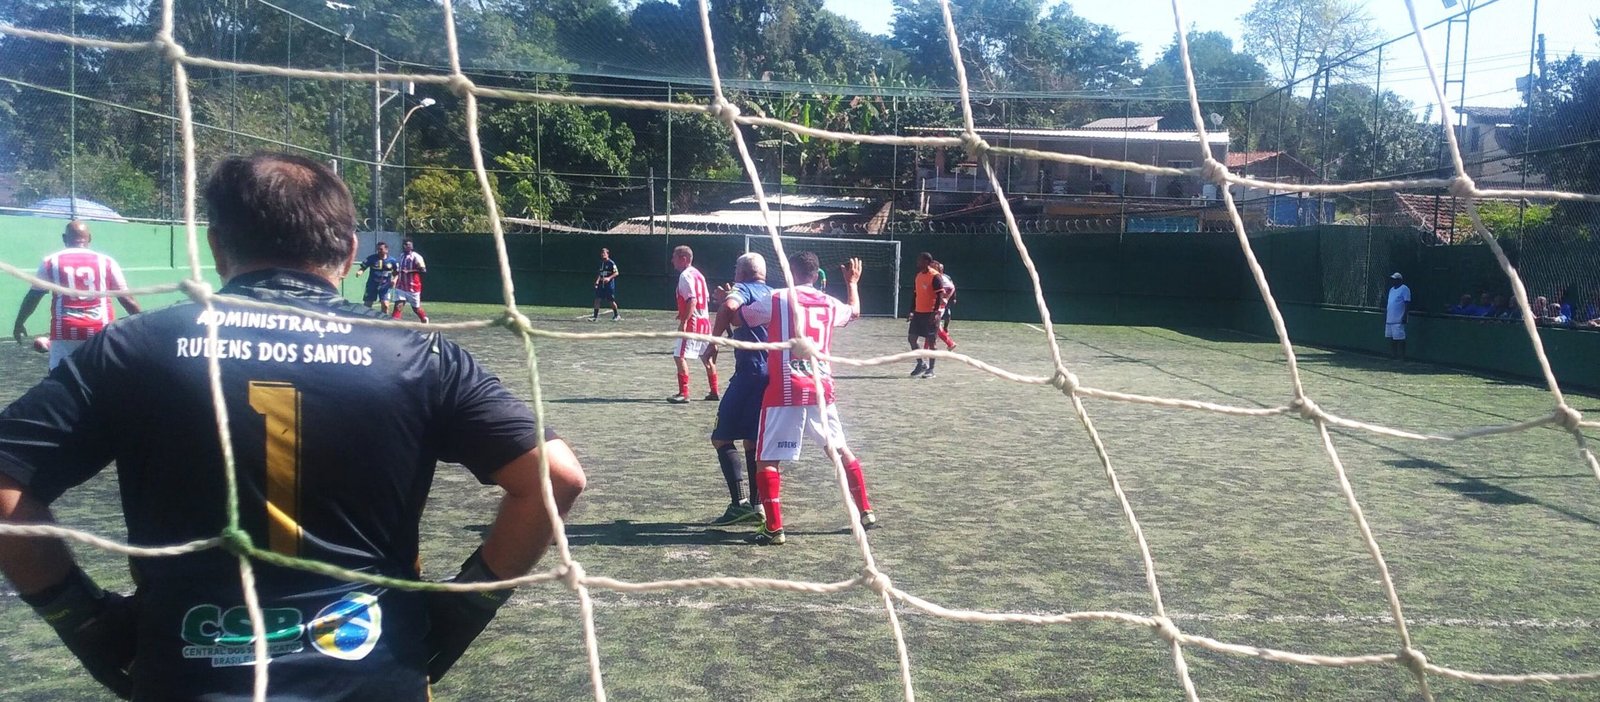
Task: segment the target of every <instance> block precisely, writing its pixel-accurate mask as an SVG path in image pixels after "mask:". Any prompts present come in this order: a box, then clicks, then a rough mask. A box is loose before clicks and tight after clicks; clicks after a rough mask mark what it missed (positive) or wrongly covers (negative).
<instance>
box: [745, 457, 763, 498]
mask: <svg viewBox="0 0 1600 702" xmlns="http://www.w3.org/2000/svg"><path fill="white" fill-rule="evenodd" d="M744 470H745V474H747V475H749V476H750V504H752V505H759V504H761V494H760V493H761V489H760V488H759V487H757V486H759V485H761V483H759V482H756V450H755V447H753V446H747V447H745V449H744Z"/></svg>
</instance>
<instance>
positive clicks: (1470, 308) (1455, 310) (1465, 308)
mask: <svg viewBox="0 0 1600 702" xmlns="http://www.w3.org/2000/svg"><path fill="white" fill-rule="evenodd" d="M1476 309H1477V305H1474V304H1472V296H1471V295H1462V296H1461V301H1460V302H1457V303H1456V304H1454V305H1451V306H1449V307H1447V308H1445V310H1444V312H1445V314H1461V315H1470V316H1477V315H1476V314H1474V311H1475V310H1476Z"/></svg>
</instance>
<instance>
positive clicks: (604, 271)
mask: <svg viewBox="0 0 1600 702" xmlns="http://www.w3.org/2000/svg"><path fill="white" fill-rule="evenodd" d="M619 274H620V273H619V271H618V270H617V262H616V261H614V260H612V259H611V249H600V272H599V273H596V274H595V276H594V311H593V312H591V313H590V314H589V321H591V322H596V321H599V320H600V306H601V305H602V304H608V305H610V306H611V321H613V322H620V321H622V315H621V314H620V313H618V312H617V276H618V275H619Z"/></svg>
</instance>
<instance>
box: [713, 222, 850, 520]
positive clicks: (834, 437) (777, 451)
mask: <svg viewBox="0 0 1600 702" xmlns="http://www.w3.org/2000/svg"><path fill="white" fill-rule="evenodd" d="M817 269H818V265H817V256H816V254H814V253H811V252H809V251H804V252H801V253H797V254H795V255H793V256H790V257H789V272H790V273H791V274H792V276H793V277H792V278H791V279H790V283H791V284H793V286H794V287H790V288H782V289H778V290H775V291H773V293H772V301H771V303H770V304H768V305H766V309H765V310H761V309H754V308H750V307H747V308H746V312H745V320H746V322H747V323H750V324H760V323H765V324H766V325H767V338H768V339H770V340H772V341H784V340H788V339H795V338H799V337H801V336H804V337H806V338H809V339H810V340H811V341H812V342H814V343H815V344H816V346H817V348H818V349H819V350H820V351H821V352H822V353H824V354H826V353H828V352H829V350H830V349H831V348H832V345H833V330H834V328H836V327H842V326H844V325H846V324H849V323H850V322H851V321H853V320H855V319H856V318H857V317H860V316H861V298H860V295H859V293H858V292H857V288H858V284H859V283H860V281H861V259H859V258H852V259H850V261H849V262H848V263H846V264H845V266H844V283H845V290H846V293H847V294H846V299H847V300H848V302H840V301H839V299H838V298H836V297H833V296H831V295H828V294H827V293H824V292H822V291H820V290H817V289H815V288H813V287H810V285H811V284H812V281H815V280H816V279H817ZM767 372H768V381H767V392H766V395H765V396H764V397H763V398H762V400H761V426H760V429H759V430H758V432H757V437H756V461H757V463H756V465H757V469H756V479H757V482H758V483H759V485H757V486H756V493H757V494H758V495H759V496H760V498H761V506H762V509H763V510H764V511H765V513H766V523H765V524H762V525H761V529H760V530H759V531H757V532H756V533H755V535H754V536H752V537H751V538H750V542H751V543H754V544H759V545H763V546H766V545H778V544H782V543H783V542H784V540H785V539H784V534H783V511H782V506H781V501H780V499H779V497H780V495H781V492H782V476H781V474H780V473H779V470H778V464H779V462H781V461H792V460H795V459H797V458H799V457H800V444H801V439H802V438H803V435H805V434H810V435H811V437H812V438H813V439H815V440H816V441H817V442H819V443H820V444H822V447H823V450H824V451H825V452H826V451H827V449H828V448H829V447H831V448H833V449H835V450H837V451H838V452H839V460H840V462H841V463H843V464H844V470H845V478H846V481H847V482H848V483H849V486H850V496H851V498H853V499H854V500H855V503H856V509H858V510H860V512H861V525H862V526H863V527H867V528H871V527H872V526H875V525H876V524H877V523H878V519H877V517H876V516H875V515H874V514H873V512H872V504H871V503H870V502H868V501H867V484H866V480H865V478H864V477H863V476H862V473H861V461H860V459H858V458H856V455H855V453H853V452H851V451H850V448H849V447H848V446H847V445H845V437H844V425H843V424H842V423H841V422H840V421H839V408H838V407H837V406H835V405H834V395H833V371H832V370H831V369H830V368H829V367H828V363H827V362H826V361H821V360H817V359H808V358H800V357H798V356H797V355H796V354H795V352H794V351H793V350H791V349H789V348H782V349H774V350H772V351H770V352H768V354H767ZM819 396H820V399H821V403H820V406H819V403H818V399H819Z"/></svg>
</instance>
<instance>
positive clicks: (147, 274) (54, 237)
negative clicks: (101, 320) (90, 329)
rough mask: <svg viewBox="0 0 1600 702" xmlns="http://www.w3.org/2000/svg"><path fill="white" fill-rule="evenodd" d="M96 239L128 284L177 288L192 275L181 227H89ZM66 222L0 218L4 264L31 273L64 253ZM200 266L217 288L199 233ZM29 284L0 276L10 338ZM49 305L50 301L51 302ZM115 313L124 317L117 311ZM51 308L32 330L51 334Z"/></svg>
mask: <svg viewBox="0 0 1600 702" xmlns="http://www.w3.org/2000/svg"><path fill="white" fill-rule="evenodd" d="M88 224H89V233H90V234H92V235H93V236H94V240H93V242H92V243H91V244H90V248H92V249H94V250H96V251H100V252H102V253H106V254H110V255H111V257H112V258H115V259H116V260H117V263H118V264H119V265H121V266H122V272H123V274H124V275H126V276H127V278H128V285H129V286H132V287H142V286H149V285H161V284H168V283H176V282H178V281H180V280H182V279H184V278H186V277H188V273H189V255H188V246H187V244H186V239H185V236H186V235H185V234H184V230H183V227H181V226H170V225H166V224H144V223H136V222H89V223H88ZM66 225H67V220H64V219H58V218H53V217H22V216H15V215H0V242H3V244H0V260H4V261H5V262H6V263H8V264H10V265H12V266H15V267H17V268H20V269H22V270H23V271H26V272H27V273H33V272H35V271H36V270H38V268H39V262H40V261H41V260H43V259H44V257H45V256H47V255H49V254H51V253H54V252H56V251H59V250H61V249H62V247H63V244H62V243H61V232H62V230H63V229H64V228H65V227H66ZM199 237H200V242H201V245H200V249H201V252H200V262H201V265H202V266H203V268H204V270H205V271H206V273H207V275H208V278H209V279H210V281H211V283H212V284H213V285H217V284H219V281H218V280H217V279H216V278H215V275H214V273H213V270H212V264H211V251H210V249H208V248H206V246H205V229H204V228H201V229H200V232H199ZM28 287H29V286H28V285H27V284H26V283H24V282H23V281H21V280H18V279H16V278H13V277H11V276H9V275H0V320H4V322H5V330H6V332H7V334H6V335H5V337H4V338H6V339H9V338H10V333H9V332H10V330H11V322H12V321H14V320H15V319H16V314H17V308H18V306H19V305H21V303H22V297H23V295H25V294H26V293H27V291H28ZM181 299H183V295H182V294H180V293H166V294H161V295H146V296H143V297H140V298H139V304H140V305H141V306H143V307H144V308H146V309H154V308H156V307H164V306H166V305H170V304H172V303H174V302H177V301H179V300H181ZM47 302H48V301H47ZM117 314H118V315H121V314H122V308H121V306H120V305H119V306H117ZM49 316H50V308H49V306H48V304H41V305H40V308H39V309H38V310H36V311H35V312H34V313H33V316H32V317H31V318H30V319H29V320H28V330H29V331H30V332H33V333H35V334H42V333H44V332H45V331H47V330H48V329H49V324H50V320H49Z"/></svg>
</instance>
